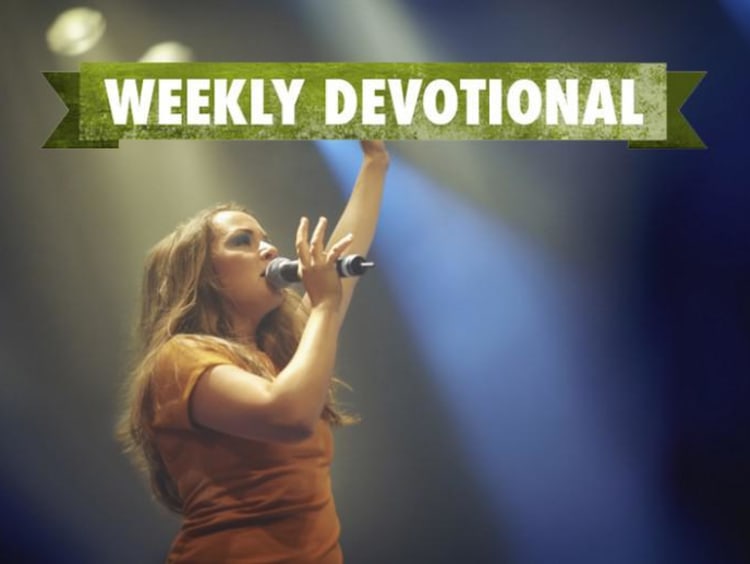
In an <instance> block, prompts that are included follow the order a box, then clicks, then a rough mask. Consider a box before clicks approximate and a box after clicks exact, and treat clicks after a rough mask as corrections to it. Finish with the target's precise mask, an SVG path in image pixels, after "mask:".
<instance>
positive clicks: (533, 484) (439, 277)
mask: <svg viewBox="0 0 750 564" xmlns="http://www.w3.org/2000/svg"><path fill="white" fill-rule="evenodd" d="M318 148H319V150H320V152H321V153H322V155H323V157H324V158H325V159H326V161H327V163H328V165H329V166H330V169H331V170H332V172H333V174H334V176H335V177H336V178H337V180H338V183H339V185H340V186H341V189H342V192H343V193H344V195H345V196H346V195H348V191H349V190H350V189H351V188H350V187H351V184H352V179H353V178H355V176H356V173H357V168H358V163H359V160H360V155H359V148H358V147H357V145H356V144H355V143H351V142H341V141H338V142H318ZM497 189H502V188H501V187H500V186H498V187H497ZM374 253H375V258H376V260H377V262H378V265H379V266H380V268H379V269H378V270H379V271H380V272H382V273H383V275H384V276H385V277H386V279H387V282H388V284H389V287H390V289H391V291H392V295H393V297H394V299H395V300H396V301H397V303H398V306H399V308H400V311H401V312H403V318H404V322H405V323H406V324H407V326H408V328H409V331H410V334H411V336H412V338H413V340H414V342H415V343H416V345H417V347H418V349H419V353H420V356H421V358H422V359H423V361H424V362H425V364H426V366H427V368H428V371H429V373H430V375H431V376H432V377H433V378H434V381H435V386H436V388H437V389H438V392H439V393H440V394H441V397H442V398H443V400H444V403H445V405H447V406H448V408H449V409H450V410H452V415H453V417H454V418H455V422H456V424H457V425H458V426H459V430H460V431H461V432H460V433H459V435H460V436H462V437H463V438H464V439H465V441H464V444H463V445H462V447H463V448H464V449H465V454H466V456H467V457H469V461H470V465H471V467H472V468H473V469H474V471H475V475H476V477H477V480H478V481H479V483H480V485H481V486H482V487H483V488H484V490H485V491H486V492H487V495H488V496H489V498H490V499H491V500H492V502H493V506H494V509H495V510H496V511H497V517H498V519H497V520H496V525H497V527H498V528H502V531H499V532H501V533H502V535H503V537H505V538H508V537H509V538H510V539H511V541H512V542H514V543H515V546H514V547H513V550H514V552H515V553H516V556H517V560H514V561H517V562H519V563H524V564H525V563H530V564H532V563H533V564H536V563H542V562H556V563H558V564H564V563H568V562H570V563H573V562H575V563H576V564H587V563H592V564H593V563H599V562H603V561H607V562H608V563H612V564H617V563H620V562H621V563H623V564H625V563H632V562H651V561H653V560H652V559H651V556H652V550H653V549H654V547H656V546H659V545H664V544H665V543H668V542H669V541H667V540H665V539H666V537H668V536H669V535H666V534H665V530H664V527H663V523H662V519H661V517H660V516H659V515H660V506H659V504H658V503H657V501H656V499H655V498H654V497H653V496H652V495H651V494H650V491H651V486H652V484H650V483H649V482H648V479H647V478H646V477H645V476H644V472H643V471H642V469H643V468H644V467H646V468H648V461H639V462H638V463H637V464H633V463H632V461H628V460H627V455H626V454H624V453H623V452H622V451H621V450H620V449H618V447H617V445H616V444H613V441H612V440H611V436H608V434H607V431H608V429H610V428H611V421H610V422H608V421H607V415H606V409H602V406H601V405H597V398H596V397H594V396H595V393H593V392H592V390H591V389H589V388H587V384H590V383H591V382H592V379H593V378H596V370H597V368H596V364H597V363H596V355H597V351H592V350H587V347H588V346H589V345H587V342H588V340H589V337H591V335H589V334H587V331H589V330H590V328H587V326H586V322H585V321H582V320H585V319H587V316H588V315H590V314H591V313H592V312H591V311H589V310H590V309H591V305H590V304H591V296H590V295H589V294H588V293H587V292H589V291H590V290H591V289H590V288H586V290H584V289H583V287H582V286H581V284H582V282H581V280H577V279H576V278H575V277H574V275H573V274H571V273H570V272H566V271H565V269H564V268H563V265H561V264H556V263H555V261H554V260H553V259H552V258H551V257H549V256H544V255H543V254H542V253H541V252H540V250H539V249H537V248H534V247H533V246H532V245H531V244H530V243H529V242H528V241H524V240H523V239H522V238H521V237H519V235H518V234H516V233H514V232H513V231H512V230H511V229H509V228H507V227H506V226H504V225H503V224H502V223H500V221H499V220H498V219H497V218H495V217H491V216H490V215H489V214H487V213H486V212H485V211H484V210H482V209H479V208H476V207H472V206H471V205H470V204H469V203H467V202H466V201H464V200H463V199H462V198H461V197H460V195H458V194H457V193H455V192H451V191H449V190H447V189H446V188H445V187H442V186H440V185H438V184H437V183H436V182H434V181H432V180H431V179H430V178H428V177H427V176H426V175H425V174H424V173H422V172H420V171H419V170H415V169H414V168H412V167H410V166H409V165H408V164H407V163H404V162H402V161H401V160H400V159H398V158H397V157H396V158H392V159H391V166H390V170H389V172H388V178H387V186H386V195H385V198H384V202H383V209H382V215H381V219H380V224H379V227H378V234H377V237H376V242H375V247H374ZM594 340H595V339H594ZM598 354H599V355H601V353H600V352H599V353H598ZM638 467H640V470H638ZM645 474H647V472H645ZM660 525H661V526H660ZM660 537H661V538H660ZM660 550H661V551H662V554H665V553H669V552H670V550H671V549H667V548H665V547H664V546H660ZM613 558H614V559H613Z"/></svg>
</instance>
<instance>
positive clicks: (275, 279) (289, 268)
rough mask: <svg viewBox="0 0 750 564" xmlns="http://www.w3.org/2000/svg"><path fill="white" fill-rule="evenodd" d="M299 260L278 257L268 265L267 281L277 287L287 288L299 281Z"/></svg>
mask: <svg viewBox="0 0 750 564" xmlns="http://www.w3.org/2000/svg"><path fill="white" fill-rule="evenodd" d="M296 274H297V262H296V261H293V260H290V259H288V258H285V257H276V258H275V259H273V260H272V261H271V262H269V263H268V266H267V267H266V272H265V277H266V281H267V282H268V283H269V284H270V285H271V286H272V287H274V288H275V289H277V290H280V289H281V288H286V287H287V286H289V285H290V284H293V283H294V282H297V281H298V279H299V278H298V277H297V276H296Z"/></svg>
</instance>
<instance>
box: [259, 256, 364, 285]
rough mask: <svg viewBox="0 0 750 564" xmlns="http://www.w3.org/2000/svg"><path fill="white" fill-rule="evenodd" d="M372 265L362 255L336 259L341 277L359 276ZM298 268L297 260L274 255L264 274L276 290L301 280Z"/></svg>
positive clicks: (337, 270) (337, 269)
mask: <svg viewBox="0 0 750 564" xmlns="http://www.w3.org/2000/svg"><path fill="white" fill-rule="evenodd" d="M374 266H375V263H374V262H371V261H368V260H367V259H366V258H365V257H363V256H360V255H346V256H344V257H341V258H340V259H338V260H337V261H336V272H338V273H339V276H340V277H341V278H349V277H350V276H361V275H363V274H364V273H365V272H367V270H368V269H370V268H373V267H374ZM298 268H299V260H291V259H288V258H284V257H276V258H275V259H273V260H272V261H271V262H269V263H268V266H267V267H266V272H265V274H264V275H265V277H266V280H268V283H269V284H270V285H271V286H273V287H274V288H276V289H277V290H278V289H281V288H284V287H286V286H289V285H290V284H294V283H295V282H300V281H301V280H302V278H300V276H299V271H298Z"/></svg>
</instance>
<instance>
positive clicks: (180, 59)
mask: <svg viewBox="0 0 750 564" xmlns="http://www.w3.org/2000/svg"><path fill="white" fill-rule="evenodd" d="M192 60H193V50H192V49H191V48H190V47H188V46H187V45H183V44H182V43H178V42H177V41H165V42H163V43H157V44H156V45H152V46H151V47H149V48H148V50H147V51H146V52H145V53H144V54H143V56H142V57H141V59H140V62H142V63H187V62H190V61H192Z"/></svg>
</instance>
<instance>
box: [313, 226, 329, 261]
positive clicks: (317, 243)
mask: <svg viewBox="0 0 750 564" xmlns="http://www.w3.org/2000/svg"><path fill="white" fill-rule="evenodd" d="M327 226H328V220H327V219H326V218H325V217H321V218H320V219H319V220H318V224H317V225H316V226H315V230H314V231H313V234H312V237H311V238H310V255H311V256H312V258H313V259H314V260H321V262H322V259H323V250H324V249H325V243H324V242H323V238H324V237H325V233H326V227H327Z"/></svg>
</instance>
